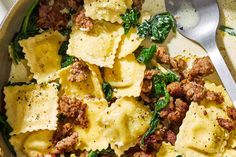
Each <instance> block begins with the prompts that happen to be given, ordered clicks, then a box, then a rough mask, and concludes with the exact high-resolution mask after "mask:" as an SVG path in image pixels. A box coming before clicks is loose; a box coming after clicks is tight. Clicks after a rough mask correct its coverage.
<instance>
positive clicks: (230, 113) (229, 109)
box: [227, 107, 236, 120]
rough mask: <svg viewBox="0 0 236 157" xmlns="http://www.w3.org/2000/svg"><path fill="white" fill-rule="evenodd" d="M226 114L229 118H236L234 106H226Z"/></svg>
mask: <svg viewBox="0 0 236 157" xmlns="http://www.w3.org/2000/svg"><path fill="white" fill-rule="evenodd" d="M227 114H228V116H229V117H230V118H231V119H233V120H236V109H235V108H234V107H227Z"/></svg>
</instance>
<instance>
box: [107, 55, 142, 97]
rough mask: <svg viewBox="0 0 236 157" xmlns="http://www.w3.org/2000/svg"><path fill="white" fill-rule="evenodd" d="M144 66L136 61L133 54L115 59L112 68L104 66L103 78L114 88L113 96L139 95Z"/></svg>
mask: <svg viewBox="0 0 236 157" xmlns="http://www.w3.org/2000/svg"><path fill="white" fill-rule="evenodd" d="M144 71H145V66H144V65H141V64H140V63H138V61H137V60H136V59H135V56H134V55H133V54H130V55H128V56H126V57H125V58H122V59H120V60H118V59H117V60H116V62H115V64H114V67H113V68H112V69H110V68H105V70H104V79H105V81H106V82H108V83H110V84H111V86H113V87H114V88H115V91H114V96H115V97H123V96H134V97H136V96H139V95H140V92H141V82H142V80H143V77H144Z"/></svg>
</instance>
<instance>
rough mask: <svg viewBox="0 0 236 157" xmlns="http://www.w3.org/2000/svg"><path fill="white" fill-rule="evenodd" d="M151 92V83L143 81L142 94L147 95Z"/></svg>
mask: <svg viewBox="0 0 236 157" xmlns="http://www.w3.org/2000/svg"><path fill="white" fill-rule="evenodd" d="M151 91H152V81H151V80H145V79H144V80H143V83H142V92H143V93H149V92H151Z"/></svg>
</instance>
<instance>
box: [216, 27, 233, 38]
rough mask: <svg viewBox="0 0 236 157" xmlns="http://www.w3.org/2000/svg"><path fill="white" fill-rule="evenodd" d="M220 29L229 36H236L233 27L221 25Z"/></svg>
mask: <svg viewBox="0 0 236 157" xmlns="http://www.w3.org/2000/svg"><path fill="white" fill-rule="evenodd" d="M219 29H220V30H221V31H224V32H226V33H228V34H229V35H232V36H236V30H235V29H233V28H231V27H227V26H224V25H221V26H220V28H219Z"/></svg>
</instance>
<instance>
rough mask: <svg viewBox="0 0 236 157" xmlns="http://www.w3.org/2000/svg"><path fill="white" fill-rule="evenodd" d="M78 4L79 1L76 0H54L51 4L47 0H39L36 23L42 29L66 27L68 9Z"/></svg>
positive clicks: (68, 15)
mask: <svg viewBox="0 0 236 157" xmlns="http://www.w3.org/2000/svg"><path fill="white" fill-rule="evenodd" d="M70 5H73V6H70ZM80 5H81V3H79V2H77V1H76V0H69V1H65V0H55V1H53V4H51V1H49V0H41V1H40V4H39V12H38V13H39V15H38V20H37V24H38V26H39V27H41V28H43V29H48V28H52V29H55V30H60V29H62V28H66V26H67V24H68V22H69V20H70V14H69V10H70V9H71V8H74V9H77V8H78V7H79V6H80ZM65 10H67V11H65Z"/></svg>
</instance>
